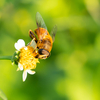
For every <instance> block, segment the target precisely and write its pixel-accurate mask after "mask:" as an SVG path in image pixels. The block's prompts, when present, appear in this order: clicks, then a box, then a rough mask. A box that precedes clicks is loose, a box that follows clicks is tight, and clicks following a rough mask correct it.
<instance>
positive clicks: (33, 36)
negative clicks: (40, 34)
mask: <svg viewBox="0 0 100 100" xmlns="http://www.w3.org/2000/svg"><path fill="white" fill-rule="evenodd" d="M29 36H30V38H31V39H34V40H35V42H36V43H37V38H36V36H35V34H34V33H33V32H32V31H31V30H29Z"/></svg>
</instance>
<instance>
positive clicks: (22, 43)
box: [14, 39, 25, 50]
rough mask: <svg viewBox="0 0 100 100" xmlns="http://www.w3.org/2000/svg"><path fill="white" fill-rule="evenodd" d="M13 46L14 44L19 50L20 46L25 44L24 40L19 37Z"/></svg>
mask: <svg viewBox="0 0 100 100" xmlns="http://www.w3.org/2000/svg"><path fill="white" fill-rule="evenodd" d="M14 46H15V48H16V49H17V50H20V49H21V48H22V47H24V46H25V42H24V40H22V39H19V40H18V41H17V43H15V45H14Z"/></svg>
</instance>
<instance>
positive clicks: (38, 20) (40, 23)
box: [36, 12, 47, 29]
mask: <svg viewBox="0 0 100 100" xmlns="http://www.w3.org/2000/svg"><path fill="white" fill-rule="evenodd" d="M36 24H37V27H38V28H39V27H41V28H45V29H47V27H46V25H45V22H44V20H43V18H42V16H41V15H40V13H39V12H37V13H36Z"/></svg>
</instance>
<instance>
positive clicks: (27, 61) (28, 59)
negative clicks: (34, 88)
mask: <svg viewBox="0 0 100 100" xmlns="http://www.w3.org/2000/svg"><path fill="white" fill-rule="evenodd" d="M36 55H37V51H36V50H34V48H33V47H30V46H26V47H23V48H21V49H20V55H19V57H20V59H19V63H20V64H21V65H22V66H23V69H24V70H27V69H35V68H36V63H39V61H38V58H35V56H36Z"/></svg>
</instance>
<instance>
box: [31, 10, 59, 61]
mask: <svg viewBox="0 0 100 100" xmlns="http://www.w3.org/2000/svg"><path fill="white" fill-rule="evenodd" d="M36 24H37V27H38V28H37V29H35V30H34V32H33V31H32V30H30V31H29V36H30V38H31V39H32V41H33V40H34V41H35V42H36V49H37V50H38V53H37V55H36V58H39V59H46V58H48V57H49V56H50V52H51V50H52V45H53V42H54V39H55V34H56V31H57V26H56V25H55V26H54V27H53V30H52V31H51V35H50V34H49V32H48V31H47V27H46V25H45V22H44V20H43V18H42V16H41V15H40V13H39V12H37V13H36ZM30 43H31V42H30Z"/></svg>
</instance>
